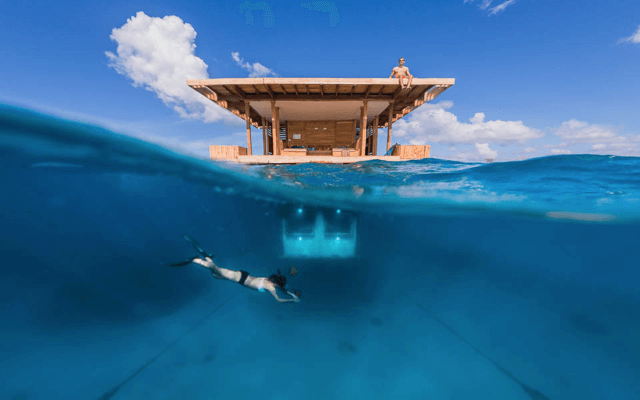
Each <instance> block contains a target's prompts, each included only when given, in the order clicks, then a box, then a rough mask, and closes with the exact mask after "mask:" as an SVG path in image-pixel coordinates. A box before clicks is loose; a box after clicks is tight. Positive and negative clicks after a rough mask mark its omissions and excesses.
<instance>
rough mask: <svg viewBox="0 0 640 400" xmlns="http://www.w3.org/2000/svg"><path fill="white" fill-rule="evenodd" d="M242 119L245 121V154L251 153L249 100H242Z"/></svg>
mask: <svg viewBox="0 0 640 400" xmlns="http://www.w3.org/2000/svg"><path fill="white" fill-rule="evenodd" d="M244 120H245V121H246V122H247V154H248V155H251V108H250V107H249V102H248V101H245V102H244Z"/></svg>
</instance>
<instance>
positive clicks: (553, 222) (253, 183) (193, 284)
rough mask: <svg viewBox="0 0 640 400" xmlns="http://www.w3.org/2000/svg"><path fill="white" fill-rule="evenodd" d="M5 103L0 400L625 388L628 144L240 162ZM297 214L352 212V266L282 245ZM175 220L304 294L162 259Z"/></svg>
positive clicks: (638, 372) (560, 392) (632, 381)
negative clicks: (515, 157) (498, 158)
mask: <svg viewBox="0 0 640 400" xmlns="http://www.w3.org/2000/svg"><path fill="white" fill-rule="evenodd" d="M3 111H6V110H3V109H2V108H1V107H0V184H1V185H2V190H1V191H0V208H1V209H2V212H1V213H0V254H2V263H1V264H0V301H1V302H2V304H3V307H2V308H0V318H1V319H0V320H1V321H2V325H3V329H1V330H0V341H1V342H2V343H3V344H4V345H3V346H2V348H1V350H0V371H1V372H2V373H1V374H0V398H2V399H5V398H6V399H16V400H17V399H68V398H82V399H101V400H107V399H114V400H116V399H141V398H142V399H146V398H153V399H176V398H204V399H210V398H217V399H255V398H258V397H260V398H267V399H278V400H286V399H296V400H299V399H301V398H303V399H311V400H314V399H332V398H348V399H394V400H395V399H417V400H422V399H456V400H457V399H523V400H531V399H535V400H539V399H551V400H560V399H580V400H591V399H594V400H595V399H603V398H607V399H608V398H613V399H635V398H636V397H637V393H638V384H637V382H639V381H640V361H638V360H640V343H639V341H638V339H637V338H638V337H640V291H639V290H638V284H637V282H638V280H639V278H640V272H639V270H638V268H637V260H638V259H640V248H639V247H638V245H637V242H638V237H640V235H639V234H640V223H639V222H638V218H637V216H638V211H637V209H636V208H634V207H635V205H637V199H638V198H640V196H639V195H638V189H637V186H638V185H637V176H636V175H637V174H636V173H635V172H634V171H636V170H638V169H639V168H640V161H638V160H636V159H633V158H624V159H609V158H604V157H597V156H576V157H550V158H545V159H539V160H531V161H529V162H522V163H494V164H490V165H487V166H486V167H485V166H473V165H467V164H462V163H455V162H451V161H444V160H429V161H428V162H416V163H412V164H407V165H403V166H398V167H391V166H388V165H384V164H369V163H364V164H362V165H354V166H352V167H348V168H337V167H325V166H307V165H303V166H296V167H290V168H282V169H279V168H263V169H246V170H243V171H244V172H243V174H244V175H240V174H239V172H238V171H240V170H234V171H232V172H225V171H223V168H222V167H219V166H218V165H214V166H209V164H207V163H205V162H202V161H199V160H192V159H189V158H188V157H184V156H178V155H174V154H172V153H170V152H168V151H164V150H162V151H161V150H158V149H156V148H153V147H152V146H147V145H146V144H145V145H140V147H136V146H137V144H136V143H137V142H135V141H133V140H132V141H131V142H128V141H124V144H123V142H122V141H121V140H120V139H114V138H112V137H111V136H110V135H111V134H110V133H108V132H107V133H105V132H102V131H100V132H98V133H96V134H95V136H92V135H93V133H92V132H93V130H92V129H93V128H91V127H86V126H83V125H80V124H78V125H80V128H78V126H76V125H75V124H72V123H69V122H65V121H59V120H55V123H51V121H47V120H46V118H45V119H44V121H40V122H37V118H36V119H34V118H35V117H33V116H30V114H28V113H27V114H28V115H27V117H24V118H23V120H20V121H17V117H15V118H14V116H15V115H18V114H19V113H18V114H15V113H13V114H12V113H9V114H7V115H9V116H6V115H4V119H3V115H2V112H3ZM11 118H14V119H11ZM21 118H22V117H21ZM7 121H8V122H7ZM34 121H35V122H34ZM78 129H80V130H81V131H82V132H76V131H75V130H78ZM84 130H86V131H84ZM7 132H9V133H7ZM94 133H95V132H94ZM30 135H31V136H30ZM31 143H34V145H33V146H29V144H31ZM40 145H42V146H40ZM585 162H589V163H591V164H589V168H587V167H585V164H584V163H585ZM372 171H375V173H373V172H372ZM563 177H569V178H571V179H573V178H575V179H574V180H571V179H569V178H563ZM587 178H589V179H587ZM322 179H325V180H326V181H322ZM291 181H296V182H301V183H302V185H297V184H296V185H288V184H287V182H291ZM412 181H418V182H419V184H418V186H416V185H413V184H412V183H411V182H412ZM394 182H401V183H400V185H401V187H393V186H392V185H393V183H394ZM402 185H405V186H402ZM430 185H433V186H430ZM334 186H339V187H334ZM356 186H357V187H358V188H361V189H363V190H362V191H360V190H356V191H354V194H351V193H352V191H351V190H350V189H347V190H346V191H345V190H341V189H344V188H345V187H346V188H350V187H356ZM434 188H435V189H434ZM634 188H636V189H634ZM387 189H388V192H387ZM432 189H433V190H435V192H434V191H432ZM292 193H294V194H296V193H297V194H299V195H297V196H293V195H292ZM308 193H312V194H311V195H309V194H308ZM345 193H348V194H350V195H351V197H347V196H346V195H345ZM362 193H364V194H363V195H361V194H362ZM316 194H318V195H317V196H316ZM478 194H480V195H478ZM377 195H380V196H381V198H380V199H379V200H380V201H376V199H375V198H373V199H372V198H371V197H368V196H377ZM382 195H384V196H382ZM397 195H398V196H397ZM399 195H402V196H405V197H402V196H399ZM409 195H413V196H417V198H416V199H415V201H410V200H411V199H409V200H407V197H406V196H409ZM465 195H466V196H468V197H464V196H465ZM323 196H324V197H323ZM421 196H422V197H421ZM429 196H435V198H429ZM465 198H466V199H467V200H465ZM469 198H470V199H472V201H469ZM491 199H493V200H495V201H496V202H494V203H491V202H490V201H489V200H491ZM382 200H384V201H382ZM436 200H437V201H436ZM514 204H515V205H514ZM549 205H552V206H553V208H551V207H549ZM296 207H302V208H303V209H304V210H308V211H309V214H308V215H316V216H317V215H323V216H324V217H323V218H326V221H329V222H328V223H327V224H326V225H325V226H324V227H323V228H322V229H323V231H322V232H324V233H331V234H334V233H339V234H344V235H349V234H350V232H351V230H350V229H351V225H349V224H345V223H344V222H343V221H341V220H338V219H336V217H335V215H334V214H331V213H332V212H336V210H337V209H341V210H342V211H344V212H348V213H350V216H351V217H353V219H354V220H355V221H357V224H356V227H357V235H356V237H357V241H356V243H355V249H354V253H355V254H354V257H348V258H333V257H331V258H317V257H310V258H309V257H286V256H285V254H284V244H283V243H284V242H283V215H284V214H287V213H288V212H290V211H291V210H295V209H296ZM541 210H542V211H541ZM545 210H546V211H553V213H546V212H545ZM585 212H593V213H592V214H588V213H585ZM603 215H604V216H606V215H612V216H613V217H614V218H595V217H597V216H603ZM315 221H316V220H313V219H311V220H306V222H305V221H302V223H300V224H299V225H296V226H297V228H296V229H298V228H299V229H301V230H300V231H299V232H298V233H304V232H303V231H305V230H306V231H308V230H309V229H311V231H312V232H314V234H319V233H321V231H314V230H313V229H314V228H313V227H317V226H316V225H315ZM309 222H311V223H312V224H313V225H309ZM329 226H330V228H328V227H329ZM310 227H311V228H310ZM327 229H329V230H328V231H327ZM286 232H287V231H286V230H285V231H284V233H286ZM184 234H188V235H191V236H192V237H194V238H196V239H197V240H198V241H199V242H200V244H201V245H202V246H203V247H204V248H205V250H206V251H208V252H211V253H213V254H214V255H215V258H214V260H215V261H216V263H218V264H219V265H220V266H222V267H225V268H230V269H243V270H246V271H249V272H250V273H251V274H252V275H255V276H268V275H270V274H272V273H275V272H276V271H277V270H278V269H280V270H281V271H283V272H285V271H289V269H290V267H295V268H296V269H297V275H296V276H291V275H287V279H288V287H289V288H291V289H297V290H300V292H301V293H302V296H301V300H302V301H301V302H300V303H286V304H280V303H278V302H276V301H275V300H274V299H273V298H272V297H271V296H270V295H269V294H266V293H259V292H256V291H251V290H248V289H246V288H243V287H240V286H239V285H237V284H235V283H232V282H227V281H223V280H217V279H213V277H212V276H211V273H210V272H209V271H208V270H206V269H204V268H202V267H199V266H197V265H189V266H185V267H181V268H172V267H168V266H167V263H170V262H176V261H181V260H184V259H186V258H187V257H190V256H193V255H195V254H194V250H193V248H192V247H191V246H190V244H189V243H187V242H186V241H185V240H183V239H182V236H183V235H184ZM322 237H325V235H324V234H323V235H322ZM330 237H331V236H330V235H328V236H327V238H330ZM303 238H304V237H303Z"/></svg>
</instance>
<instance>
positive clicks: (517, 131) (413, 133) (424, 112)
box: [393, 101, 544, 145]
mask: <svg viewBox="0 0 640 400" xmlns="http://www.w3.org/2000/svg"><path fill="white" fill-rule="evenodd" d="M451 107H453V103H452V102H450V101H444V102H440V103H437V104H425V105H423V106H422V107H420V108H418V109H417V110H416V111H414V112H412V113H411V114H409V116H408V117H407V119H406V120H405V119H401V120H400V121H398V122H396V123H394V124H393V135H394V136H396V137H399V138H403V139H405V140H407V141H408V142H409V144H431V143H434V142H435V143H445V144H448V145H455V144H458V143H467V144H474V143H502V144H506V143H513V142H519V143H523V142H525V141H526V140H529V139H536V138H540V137H542V136H544V133H543V132H542V131H539V130H537V129H534V128H529V127H527V126H525V125H524V124H523V123H522V121H501V120H493V121H485V120H484V119H485V115H484V114H483V113H477V114H475V115H474V116H473V117H472V118H470V122H471V123H465V122H460V121H458V117H456V116H455V115H454V114H453V113H451V112H449V111H447V109H449V108H451Z"/></svg>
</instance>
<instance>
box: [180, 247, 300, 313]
mask: <svg viewBox="0 0 640 400" xmlns="http://www.w3.org/2000/svg"><path fill="white" fill-rule="evenodd" d="M184 238H185V240H187V241H188V242H190V243H191V244H192V245H193V247H194V248H195V249H196V251H197V252H198V254H200V256H201V257H197V256H196V257H192V258H190V259H188V260H186V261H182V262H179V263H175V264H169V265H171V266H172V267H182V266H185V265H187V264H190V263H192V262H193V263H195V264H200V265H202V266H203V267H205V268H209V269H210V270H211V273H212V274H213V276H214V277H215V278H217V279H228V280H230V281H233V282H238V283H239V284H241V285H242V286H246V287H248V288H251V289H255V290H258V291H260V292H264V291H265V290H266V291H268V292H269V293H271V294H272V295H273V297H275V299H276V300H278V301H279V302H281V303H287V302H291V301H294V302H298V301H300V299H299V296H300V292H298V291H296V293H291V292H289V291H288V290H287V289H285V287H286V285H287V278H286V277H285V276H284V275H281V274H280V270H278V274H277V275H275V274H273V275H271V276H269V277H268V278H260V277H255V276H251V275H249V273H248V272H247V271H234V270H231V269H226V268H221V267H219V266H217V265H216V264H215V263H214V262H213V260H212V257H213V254H210V253H207V252H206V251H204V250H203V249H202V247H201V246H200V245H199V244H198V242H196V241H195V240H194V239H193V238H191V237H189V236H186V235H185V236H184ZM278 287H279V288H280V289H282V290H283V291H285V292H286V293H287V294H289V295H290V296H291V297H292V298H291V299H281V298H280V297H278V294H277V293H276V288H278Z"/></svg>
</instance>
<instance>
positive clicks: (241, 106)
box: [187, 78, 455, 128]
mask: <svg viewBox="0 0 640 400" xmlns="http://www.w3.org/2000/svg"><path fill="white" fill-rule="evenodd" d="M454 84H455V79H453V78H414V79H413V82H412V83H411V89H404V90H402V88H401V86H400V85H399V84H398V79H395V78H224V79H189V80H187V85H189V86H190V87H191V88H193V89H194V90H196V91H197V92H199V93H200V94H202V95H203V96H205V97H207V98H208V99H209V100H211V101H213V102H215V103H216V104H218V105H219V106H221V107H223V108H226V109H227V110H229V111H230V112H232V113H233V114H235V115H237V116H238V117H240V118H242V119H243V120H244V118H245V116H244V114H245V101H249V105H250V112H249V114H250V119H251V124H252V125H254V126H256V127H258V128H260V127H262V118H265V119H267V120H269V121H270V120H271V102H272V101H275V102H276V107H279V109H280V110H279V112H280V120H281V121H304V120H309V121H311V120H327V119H333V120H346V119H356V120H357V119H360V107H361V106H362V102H363V100H367V102H368V104H367V120H368V121H373V120H374V118H375V117H376V116H379V120H378V126H380V127H383V126H386V125H387V124H388V122H389V107H392V115H393V121H396V120H398V119H400V118H402V117H403V116H405V115H407V114H408V113H410V112H411V111H413V110H415V109H416V108H417V107H420V106H421V105H422V104H424V103H427V102H429V101H431V100H433V99H435V98H436V97H438V95H440V93H442V92H444V91H445V90H447V89H448V88H449V87H451V86H453V85H454ZM390 101H393V104H390Z"/></svg>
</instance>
